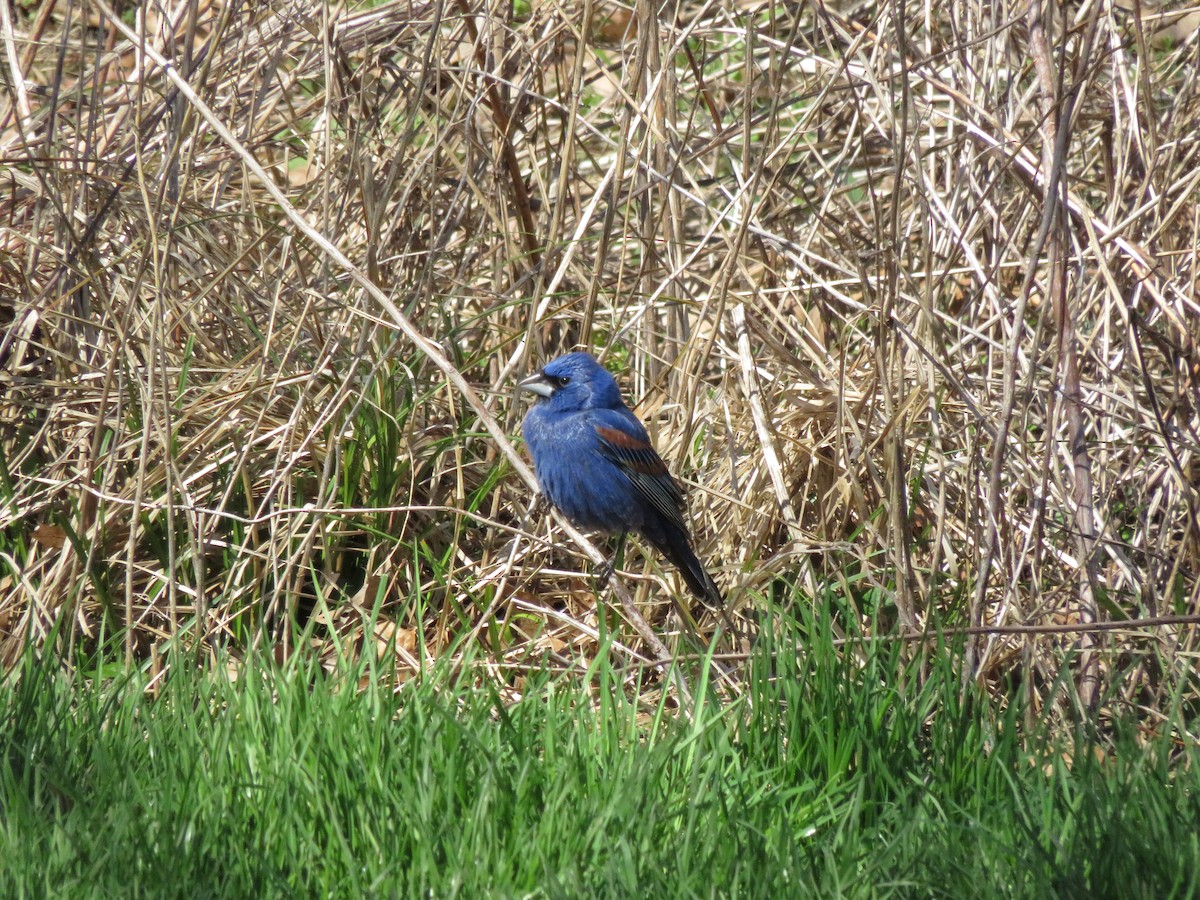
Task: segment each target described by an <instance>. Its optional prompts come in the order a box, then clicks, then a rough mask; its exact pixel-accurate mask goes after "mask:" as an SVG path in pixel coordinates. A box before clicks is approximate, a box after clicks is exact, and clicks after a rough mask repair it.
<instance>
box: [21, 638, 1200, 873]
mask: <svg viewBox="0 0 1200 900" xmlns="http://www.w3.org/2000/svg"><path fill="white" fill-rule="evenodd" d="M824 618H825V617H824V615H819V616H816V617H811V618H810V617H808V616H802V617H801V621H799V622H788V624H786V625H785V626H783V627H782V628H781V629H780V634H781V635H782V636H780V637H777V638H776V639H774V641H773V642H772V643H770V644H764V645H763V646H761V647H760V649H759V655H758V657H757V658H756V660H755V661H754V663H753V664H752V667H751V672H750V675H749V680H748V682H747V684H748V694H747V697H746V698H745V699H743V700H742V701H740V702H737V703H734V704H726V705H720V704H718V703H717V702H716V701H715V699H713V698H712V697H711V695H707V699H706V701H705V702H704V703H703V705H702V708H701V709H700V711H699V714H698V715H697V717H696V719H695V721H694V722H693V723H687V722H682V721H679V720H676V719H674V718H673V717H672V716H670V715H667V714H665V713H663V712H662V711H661V710H658V709H656V708H654V707H649V708H647V707H646V705H645V704H639V703H637V702H636V701H635V700H631V699H630V698H627V697H625V696H623V695H622V694H621V693H620V691H618V690H615V689H614V687H613V684H612V679H613V677H614V673H613V672H612V671H611V670H610V669H609V668H608V666H607V665H606V664H604V663H600V664H597V665H595V666H593V670H592V671H593V676H592V678H593V681H592V684H591V685H590V688H591V695H592V696H599V697H600V698H602V702H600V703H599V704H593V703H591V702H585V701H583V700H582V697H583V696H584V694H583V691H582V690H581V685H580V684H579V683H578V682H577V681H568V680H562V679H557V680H555V679H550V678H548V677H546V678H541V679H540V680H538V679H536V678H535V679H534V682H535V683H532V684H528V685H526V688H525V692H524V695H523V697H524V699H522V700H521V701H520V702H517V703H509V704H504V703H501V702H499V699H498V696H497V694H496V692H495V691H494V690H492V689H490V688H489V687H487V686H482V687H481V686H479V684H478V683H471V682H468V681H464V680H456V679H455V678H454V677H452V676H451V675H449V674H446V673H437V672H433V673H430V674H429V675H428V676H427V677H425V678H424V679H423V680H422V681H421V683H420V684H416V683H410V684H409V685H406V686H405V687H404V688H403V689H402V690H401V691H400V692H399V694H398V695H396V694H393V693H391V692H390V691H388V690H386V689H385V688H383V687H382V684H383V681H384V680H383V679H378V680H372V679H367V686H366V687H365V688H364V689H361V690H358V689H356V690H350V689H346V687H345V685H346V683H347V682H346V681H344V680H339V679H331V678H330V677H329V676H327V675H325V674H322V673H321V672H320V671H319V670H317V669H316V668H315V667H312V666H309V665H306V664H304V663H293V664H289V665H288V666H287V667H284V668H282V669H280V668H276V667H260V668H257V669H255V668H253V667H250V668H247V669H246V670H244V671H243V673H242V677H241V678H240V679H239V680H238V681H237V682H236V683H230V682H229V681H228V680H227V679H223V678H220V677H216V676H214V675H212V674H210V673H205V672H199V671H194V670H193V671H192V672H189V671H188V670H187V669H186V667H184V666H183V665H177V667H176V673H175V675H174V677H173V678H171V679H170V680H168V681H167V683H166V684H165V685H164V687H163V690H162V691H161V693H160V694H159V696H158V697H157V698H156V699H149V698H148V697H147V696H146V694H145V693H144V692H143V691H142V690H141V687H142V685H143V684H144V679H143V678H141V677H140V676H135V677H134V678H132V679H129V680H109V681H107V682H104V683H101V684H99V685H98V686H89V685H88V684H87V683H85V680H84V679H83V678H82V676H77V677H75V678H68V677H66V676H63V675H62V674H60V673H61V671H62V669H61V667H60V666H58V665H43V664H39V663H36V662H34V661H33V660H32V659H30V660H27V661H26V662H25V663H24V666H23V669H22V670H21V672H20V673H19V677H18V678H17V679H15V680H14V682H13V684H12V686H11V689H10V690H8V691H7V692H6V694H5V698H4V700H3V701H0V810H2V815H0V860H2V862H0V895H3V896H6V897H17V896H72V897H86V896H122V897H124V896H205V897H221V896H232V897H244V896H331V897H357V896H418V895H420V896H435V897H444V896H464V897H479V896H513V897H516V896H547V897H569V896H606V897H643V896H670V897H676V896H682V897H692V896H695V897H709V896H740V897H743V896H744V897H783V896H797V895H803V894H805V893H817V894H819V895H820V896H883V895H902V896H945V897H963V896H1006V897H1007V896H1012V897H1045V896H1055V895H1057V896H1080V895H1089V896H1117V895H1119V896H1124V897H1131V896H1154V897H1169V896H1188V895H1191V894H1194V893H1195V892H1196V890H1197V889H1198V885H1197V873H1200V844H1198V839H1197V829H1196V823H1197V822H1200V801H1198V799H1197V787H1198V784H1197V776H1196V774H1195V773H1196V771H1197V768H1196V765H1195V763H1196V762H1197V760H1196V758H1195V756H1196V755H1195V753H1194V752H1193V751H1191V750H1187V751H1183V750H1180V749H1179V747H1178V746H1174V745H1170V744H1168V743H1167V742H1165V741H1161V742H1150V743H1146V742H1145V741H1143V742H1141V743H1139V742H1137V741H1135V740H1134V738H1133V735H1132V733H1130V734H1126V733H1125V729H1124V728H1123V727H1121V726H1120V725H1119V724H1118V726H1117V727H1116V728H1115V729H1114V730H1112V731H1111V732H1110V733H1109V735H1108V737H1107V738H1106V743H1105V754H1104V757H1103V760H1102V761H1100V760H1098V758H1097V756H1096V754H1095V753H1094V751H1093V747H1092V746H1091V745H1090V744H1088V742H1087V741H1086V740H1085V739H1083V738H1080V739H1078V740H1077V741H1074V742H1071V743H1069V744H1063V743H1061V742H1059V743H1058V744H1055V745H1051V744H1050V743H1048V739H1047V738H1046V737H1045V736H1044V735H1042V734H1041V733H1040V732H1036V731H1035V733H1023V731H1022V728H1021V727H1019V726H1018V724H1017V723H1018V722H1020V721H1021V720H1022V717H1021V716H1020V715H1018V711H1017V710H1015V709H1014V710H1010V711H1009V712H1008V714H1007V715H1005V716H1004V717H1002V718H999V719H997V718H995V717H993V716H992V715H991V714H990V710H989V709H988V708H987V707H985V706H983V705H982V704H981V703H979V702H977V701H975V700H971V699H968V700H967V701H965V702H964V701H963V699H962V697H961V692H960V688H959V683H958V679H957V676H956V673H955V669H954V665H953V660H954V656H953V654H952V653H945V654H937V655H936V657H935V658H934V659H933V660H932V661H929V660H927V663H928V665H927V668H928V669H929V670H931V672H932V674H929V675H928V676H927V677H925V678H924V679H921V678H918V677H917V674H918V672H917V667H916V666H915V664H906V663H904V662H903V661H902V659H901V658H900V656H899V650H898V648H897V646H896V645H882V646H880V647H878V648H876V649H874V650H866V651H865V653H864V655H860V656H859V657H858V658H857V659H855V655H854V654H851V653H846V652H843V651H842V650H841V649H840V648H835V646H834V645H833V642H832V640H831V638H830V633H829V630H828V628H826V627H825V626H824V625H823V624H822V622H823V621H824ZM460 671H463V670H460ZM365 674H368V675H369V674H370V673H365ZM355 681H356V680H354V679H352V680H350V681H349V682H348V683H350V684H354V683H355ZM1066 754H1069V756H1070V758H1072V759H1073V760H1074V763H1073V765H1068V764H1067V763H1066V762H1065V759H1066Z"/></svg>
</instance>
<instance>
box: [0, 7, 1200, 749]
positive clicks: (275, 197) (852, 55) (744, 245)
mask: <svg viewBox="0 0 1200 900" xmlns="http://www.w3.org/2000/svg"><path fill="white" fill-rule="evenodd" d="M0 42H2V43H3V49H4V54H3V63H2V65H0V69H3V71H4V76H5V80H4V89H3V94H2V95H0V178H2V179H3V181H4V182H5V183H6V185H7V190H6V191H5V192H4V194H3V196H2V197H0V271H2V273H3V274H2V276H0V279H2V282H3V290H2V291H0V324H2V325H3V329H4V330H3V335H2V337H0V385H2V387H3V389H2V391H0V500H2V503H0V661H2V662H3V665H4V668H5V669H6V670H8V671H10V672H12V673H14V675H13V677H14V678H19V674H20V672H22V671H25V670H24V669H23V668H22V666H23V665H24V664H23V663H22V660H27V659H28V655H29V652H31V651H37V650H40V649H42V648H46V647H48V646H50V645H51V644H53V646H54V647H55V649H56V650H57V651H59V652H60V653H61V654H62V655H61V658H62V659H63V660H65V661H66V662H67V666H66V668H67V669H72V670H73V669H75V668H78V667H80V666H82V668H83V669H84V670H85V672H84V675H85V676H86V677H87V678H91V677H92V676H94V675H95V674H97V673H99V672H100V671H101V670H100V669H94V668H89V667H90V666H93V665H94V660H95V659H96V658H103V659H105V660H110V661H113V662H116V663H117V666H116V669H118V670H120V669H125V670H129V671H137V672H141V673H143V674H144V675H145V678H146V683H145V685H144V687H145V689H146V691H147V692H148V693H149V694H150V695H155V694H156V692H157V691H159V690H161V689H162V686H163V685H165V684H167V683H168V682H169V681H170V680H171V675H172V671H173V668H177V667H182V668H184V669H185V670H187V669H188V668H189V667H190V666H192V665H193V664H194V662H195V660H197V659H199V660H205V659H209V660H214V661H218V660H219V661H220V665H221V666H223V667H226V668H227V669H228V673H229V675H231V676H235V677H236V676H237V675H238V673H239V672H240V671H241V667H242V665H243V662H244V661H245V660H246V659H248V658H250V657H251V656H253V655H254V652H253V651H263V652H262V654H261V655H262V656H264V657H266V658H269V659H273V660H275V661H276V662H278V663H281V664H286V663H288V662H289V661H292V660H297V659H300V660H315V665H316V666H317V668H318V669H320V670H323V671H327V672H334V673H337V672H339V671H340V672H342V673H343V674H344V673H346V672H355V673H358V674H360V675H362V677H363V678H364V679H367V680H370V678H371V677H373V676H369V675H367V674H363V672H364V670H362V669H361V668H359V667H358V666H360V665H367V664H369V665H370V666H376V665H377V664H378V665H381V666H382V668H381V669H380V671H386V672H387V673H388V676H387V677H388V678H389V679H391V681H390V682H389V683H392V682H400V683H404V682H408V681H410V680H412V679H414V678H415V677H416V676H420V675H422V673H428V672H430V671H433V670H434V669H435V668H436V667H437V666H440V665H444V666H448V667H449V668H448V669H447V670H446V671H455V672H458V673H460V674H461V673H462V672H464V671H467V672H469V673H471V678H472V679H475V681H474V682H472V683H473V684H475V685H476V686H478V685H479V684H484V683H485V684H487V685H489V686H490V689H494V690H495V691H496V692H497V697H498V698H500V699H499V700H498V701H497V702H498V703H500V705H501V707H502V706H503V704H504V703H507V702H515V701H517V700H518V699H519V698H520V697H521V696H523V692H524V691H525V690H526V689H527V688H528V686H529V684H530V683H533V682H531V681H530V679H533V681H534V682H537V679H539V678H541V677H542V676H543V675H544V674H546V673H551V674H553V673H563V674H565V675H567V676H569V678H571V679H576V681H578V682H579V683H584V684H591V685H592V687H594V686H595V685H594V683H591V682H589V681H588V679H590V678H591V677H592V676H593V675H594V673H595V667H596V666H597V664H598V662H599V661H601V660H611V661H614V662H613V666H614V668H613V670H612V671H613V678H614V681H613V683H612V684H611V685H610V687H611V689H612V690H613V691H615V692H616V693H617V694H621V695H623V696H627V697H631V698H634V699H635V704H641V706H640V707H639V708H641V709H642V710H643V714H644V715H650V713H648V712H646V710H648V709H653V708H655V704H656V703H664V704H666V705H667V706H666V707H665V708H672V709H673V708H675V707H676V706H677V705H678V706H682V707H687V706H688V705H689V704H688V695H689V694H690V693H691V690H689V688H688V687H687V684H688V683H689V681H690V683H691V684H692V686H693V688H692V689H693V690H694V689H695V687H696V684H697V679H698V678H700V675H701V673H702V671H705V667H704V666H700V665H697V664H696V661H695V660H696V656H695V653H696V651H697V650H698V649H702V648H703V647H704V646H705V644H706V643H707V639H708V637H709V636H710V635H712V634H713V633H714V630H715V628H716V626H717V624H718V622H717V621H709V618H711V617H708V616H703V615H702V616H700V617H699V621H698V622H696V621H692V620H691V615H690V613H689V612H688V611H687V610H686V609H682V608H676V607H675V606H674V605H673V604H672V603H671V602H670V597H671V596H672V595H673V594H677V592H678V587H679V585H678V584H677V583H676V578H675V576H674V575H673V573H671V572H669V571H667V572H664V571H663V570H662V569H661V567H660V566H659V563H658V562H657V561H656V560H654V559H651V558H647V557H645V556H643V555H642V554H640V553H637V552H631V553H629V554H627V557H626V567H627V571H626V572H624V573H623V574H622V576H621V578H619V579H617V584H616V587H617V588H618V590H619V591H620V592H621V593H620V595H619V596H620V602H619V603H618V604H614V606H613V607H612V608H616V607H617V606H619V607H620V609H621V610H622V611H623V613H624V616H623V617H619V616H617V615H616V614H615V613H614V615H611V616H608V615H603V614H602V613H603V612H604V611H606V610H608V609H610V606H609V605H608V604H607V601H606V602H604V603H598V602H597V601H598V598H597V596H596V593H595V590H594V581H593V579H592V578H591V576H590V574H589V567H590V566H591V565H592V564H593V563H594V562H595V560H596V559H597V558H598V557H597V556H596V555H595V552H594V548H592V549H589V547H588V546H587V544H586V542H584V543H578V544H577V542H576V541H575V540H574V539H573V538H572V537H570V536H568V535H566V534H565V533H564V532H563V531H562V528H561V523H559V524H557V525H556V524H554V523H553V522H552V520H551V519H550V518H548V517H547V516H544V515H540V514H539V515H532V514H531V507H532V501H533V497H534V493H533V490H532V487H531V484H530V483H529V481H528V471H527V470H526V469H524V467H523V466H522V464H521V462H520V458H519V456H517V455H516V454H517V453H518V452H519V443H518V449H517V450H514V448H513V445H512V444H511V443H510V438H509V437H506V436H512V435H515V434H517V433H518V431H519V428H518V425H519V421H520V416H521V414H522V405H521V401H520V400H519V399H518V398H517V396H516V394H515V391H514V384H515V381H516V379H517V378H518V377H519V376H521V375H523V374H525V373H527V372H529V371H531V370H535V369H536V368H537V367H538V366H539V365H540V363H541V362H543V361H545V360H546V359H548V358H550V357H552V356H554V355H556V354H558V353H560V352H563V351H567V350H571V349H576V348H579V347H586V348H589V349H592V350H593V351H595V352H596V353H597V354H599V355H600V356H601V357H602V359H603V361H604V362H605V364H606V365H608V366H609V367H610V368H611V369H612V370H614V372H616V373H617V374H618V377H619V379H620V381H621V382H622V385H623V388H624V390H625V392H626V394H627V396H628V397H629V398H630V399H631V402H632V403H634V404H635V408H636V410H637V412H638V414H639V415H640V416H641V417H642V419H643V420H644V421H646V422H647V424H648V426H649V428H650V430H651V433H652V436H653V438H654V440H655V442H656V444H657V446H658V448H659V450H660V452H661V453H662V455H663V456H664V457H665V458H666V459H667V460H668V462H669V463H670V465H671V467H672V469H673V470H674V471H675V472H677V473H678V474H679V476H680V478H681V480H682V481H683V482H684V484H685V485H686V487H687V491H688V495H689V500H690V507H691V519H692V522H693V526H694V527H693V530H694V533H695V535H696V537H697V544H698V550H699V553H700V556H701V557H702V558H704V559H706V560H708V561H709V562H710V564H711V568H712V571H713V573H714V575H715V577H716V579H717V581H718V583H719V584H720V585H721V586H722V588H723V589H724V590H725V592H726V593H727V595H728V598H729V610H728V611H729V615H730V617H731V618H732V619H733V620H734V623H735V624H736V625H737V626H738V627H737V631H738V632H739V633H740V634H738V635H736V636H731V635H729V634H726V633H722V634H721V635H719V636H718V639H717V644H716V651H717V657H716V658H715V660H714V661H713V663H714V664H713V666H712V670H713V677H714V679H715V686H714V687H713V688H712V689H713V690H715V691H717V693H718V695H719V697H720V698H722V699H723V700H726V701H732V700H734V699H736V698H737V697H749V696H752V695H753V692H754V688H753V683H754V676H753V671H754V669H753V666H752V665H749V664H748V660H751V659H752V657H753V656H754V654H755V652H757V651H755V650H754V647H756V646H759V645H761V638H762V637H763V636H764V635H769V634H772V633H775V632H778V633H780V634H782V633H785V632H786V633H792V631H790V629H794V628H796V627H798V628H799V634H800V635H808V636H809V637H813V636H814V635H817V634H818V633H820V634H824V635H825V637H826V638H827V639H828V640H829V641H830V642H832V643H830V644H829V647H830V648H831V650H830V653H831V655H830V657H829V658H830V659H834V658H838V659H840V658H842V657H843V656H844V657H845V660H844V661H845V662H846V664H847V665H850V666H851V667H852V668H853V665H854V664H855V663H856V661H857V663H861V664H862V665H864V666H866V665H867V663H866V662H865V660H874V659H877V658H878V657H877V656H874V655H872V654H875V653H877V652H878V648H879V647H881V646H884V645H887V646H891V644H890V643H889V642H893V643H895V645H896V647H897V648H898V650H897V653H896V655H895V656H894V657H893V656H888V657H887V658H888V659H890V660H892V661H893V663H894V665H895V668H893V669H892V670H891V674H890V675H889V674H885V675H883V676H881V677H882V678H883V681H885V682H887V681H888V680H889V679H890V678H898V679H900V680H904V679H905V678H912V679H914V680H915V681H916V682H922V681H923V679H927V678H930V677H931V672H941V671H942V670H941V669H940V668H939V667H940V666H949V667H950V672H949V677H948V678H947V679H946V681H945V684H947V685H948V684H957V685H959V686H960V687H961V688H962V689H963V690H964V691H965V692H967V693H971V692H972V691H974V690H975V689H976V688H978V690H979V692H980V696H982V697H985V698H989V702H987V703H985V704H984V705H983V707H982V709H983V710H984V712H982V713H980V714H981V715H982V716H983V718H984V720H987V719H988V717H989V716H991V717H995V716H999V717H1003V716H1004V715H1006V714H1007V712H1006V711H1008V710H1017V711H1019V717H1020V718H1021V719H1022V721H1023V722H1024V725H1025V726H1026V727H1028V728H1032V727H1033V725H1034V724H1035V723H1039V722H1040V723H1042V724H1043V725H1045V726H1046V727H1048V728H1049V731H1048V732H1045V733H1043V732H1039V733H1041V734H1043V736H1045V735H1046V734H1051V735H1054V734H1057V735H1060V736H1061V735H1070V734H1071V733H1073V730H1074V729H1075V728H1077V727H1078V726H1079V725H1080V723H1083V722H1090V723H1093V724H1099V725H1101V726H1102V729H1101V731H1102V732H1103V733H1106V734H1110V735H1112V734H1116V733H1117V731H1119V729H1118V728H1117V724H1116V723H1119V722H1126V721H1133V722H1135V723H1137V725H1136V729H1135V733H1136V734H1137V735H1138V738H1137V739H1138V740H1139V741H1143V742H1147V743H1155V742H1165V744H1163V746H1166V747H1168V748H1171V752H1172V753H1174V752H1176V751H1180V752H1182V751H1186V752H1187V753H1190V752H1191V748H1193V747H1194V744H1195V733H1194V728H1193V724H1194V715H1195V710H1196V704H1197V702H1200V679H1198V673H1197V671H1196V667H1195V655H1196V652H1197V649H1198V648H1197V632H1196V627H1195V626H1196V623H1197V622H1198V621H1200V616H1198V614H1197V612H1198V610H1197V598H1198V593H1200V582H1198V580H1197V562H1198V560H1200V520H1198V517H1197V508H1198V501H1200V497H1198V486H1200V462H1198V461H1197V449H1198V446H1200V435H1198V434H1197V421H1198V417H1197V408H1198V406H1200V349H1198V348H1197V338H1198V337H1200V326H1198V324H1197V323H1198V322H1200V319H1198V318H1197V312H1200V308H1198V304H1197V298H1196V286H1197V283H1198V277H1200V273H1198V271H1197V246H1198V245H1200V234H1198V232H1200V191H1198V184H1200V165H1198V159H1200V127H1198V126H1200V93H1198V92H1200V84H1198V79H1197V73H1198V72H1200V60H1198V56H1200V13H1197V12H1195V11H1194V9H1193V8H1191V7H1189V6H1188V5H1187V4H1182V3H1170V2H1161V3H1160V2H1149V0H1146V2H1136V0H1133V2H1125V0H1114V2H1099V0H1095V2H1084V3H1080V4H1060V3H1056V2H1042V0H1033V2H1024V0H1023V2H998V3H983V2H973V0H962V2H953V3H929V2H924V3H922V2H902V0H891V2H881V3H867V2H814V3H783V2H771V0H767V2H758V0H756V2H741V0H722V2H690V0H689V2H684V0H681V2H678V3H675V4H665V5H654V4H651V3H649V2H645V0H638V2H636V3H634V4H632V5H625V4H620V3H615V2H607V0H604V2H594V0H565V2H540V0H539V2H536V3H533V4H530V3H527V2H524V0H520V2H514V3H508V4H504V3H501V4H484V5H480V4H477V3H476V4H472V3H468V2H467V0H453V2H452V0H433V2H420V0H404V2H383V3H374V4H372V3H344V4H343V3H339V4H333V3H320V2H308V0H288V2H277V3H245V2H238V0H191V2H184V3H179V4H164V3H144V4H134V3H121V2H113V3H111V4H110V3H108V2H105V0H83V2H68V0H41V2H34V0H16V2H15V3H13V4H8V3H2V4H0ZM627 589H628V590H629V591H631V592H632V593H626V590H627ZM813 611H817V612H820V613H821V615H819V616H815V618H814V616H813ZM805 616H807V617H808V618H805ZM798 622H799V623H800V624H799V625H797V623H798ZM804 622H807V623H808V624H807V625H804V624H803V623H804ZM825 630H827V631H828V633H825ZM647 632H649V633H650V635H651V636H652V639H648V638H647V637H646V634H647ZM776 636H778V635H776ZM756 639H757V640H756ZM942 639H948V640H949V641H950V646H951V647H952V648H953V650H952V651H951V650H950V649H948V648H947V645H946V644H943V643H942ZM659 641H661V643H659ZM114 642H115V643H114ZM772 646H773V647H776V648H777V647H778V646H780V645H776V644H772ZM864 647H871V648H875V649H872V650H870V651H867V650H864V649H863V648H864ZM97 652H100V656H99V657H97V656H96V654H97ZM887 652H888V653H891V652H892V651H890V650H889V651H887ZM864 654H866V655H865V656H864ZM668 657H670V658H675V659H677V660H679V661H680V662H681V663H682V669H681V671H684V672H685V676H684V677H682V678H680V679H677V680H675V681H669V680H666V679H664V678H663V677H662V675H661V671H662V670H664V668H665V666H666V665H667V663H668V662H669V659H668ZM84 660H90V661H92V662H87V663H83V662H81V661H84ZM184 660H186V661H187V662H186V663H184V662H183V661H184ZM383 663H386V665H383ZM300 664H302V665H303V664H306V663H300ZM203 667H204V666H202V668H203ZM209 668H211V666H209ZM102 671H104V672H110V671H112V670H111V669H110V668H104V669H103V670H102ZM372 671H374V670H373V669H372ZM902 672H903V673H905V674H904V675H903V676H901V675H900V674H898V673H902ZM942 674H946V673H945V672H943V673H942ZM935 680H936V679H935ZM537 683H540V682H537ZM573 683H574V682H573ZM867 683H869V681H868V682H867ZM680 685H683V687H680ZM401 693H403V691H402V690H401ZM951 693H953V692H951ZM972 695H973V694H972ZM592 696H597V695H596V694H592ZM647 704H648V705H647ZM918 708H924V707H921V706H920V704H918V705H917V706H914V710H916V709H918ZM926 712H928V710H926ZM914 715H915V713H914ZM915 721H925V719H924V718H923V717H922V716H916V719H915ZM1104 729H1107V731H1105V730H1104ZM980 746H983V745H980ZM987 746H989V747H991V746H994V744H988V745H987ZM1014 746H1015V745H1014ZM1189 758H1190V757H1189ZM1189 765H1190V764H1189Z"/></svg>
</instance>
